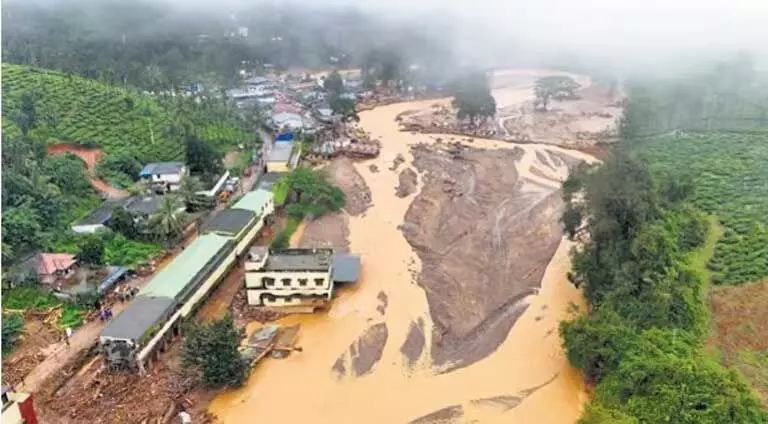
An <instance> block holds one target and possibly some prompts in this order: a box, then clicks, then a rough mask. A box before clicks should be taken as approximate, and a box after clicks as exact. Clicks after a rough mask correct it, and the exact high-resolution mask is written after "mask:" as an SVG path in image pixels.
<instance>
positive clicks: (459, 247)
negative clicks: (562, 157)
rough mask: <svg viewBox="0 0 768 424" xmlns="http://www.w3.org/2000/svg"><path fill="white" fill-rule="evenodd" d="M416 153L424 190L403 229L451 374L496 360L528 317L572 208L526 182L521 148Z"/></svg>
mask: <svg viewBox="0 0 768 424" xmlns="http://www.w3.org/2000/svg"><path fill="white" fill-rule="evenodd" d="M413 154H414V163H413V164H414V166H415V167H416V168H417V169H418V171H419V172H420V173H422V175H423V176H424V177H423V186H422V189H421V191H420V193H419V194H418V195H417V196H416V198H415V199H414V201H413V202H412V203H411V206H410V207H409V209H408V212H407V214H406V217H405V223H404V224H403V226H402V231H403V234H404V235H405V237H406V239H407V241H408V242H409V243H410V244H411V245H412V246H413V247H414V249H415V251H416V253H417V254H418V255H419V257H420V259H421V262H422V272H421V274H420V275H419V277H418V280H417V281H418V284H419V285H420V286H421V287H423V288H424V290H425V291H426V295H427V300H428V302H429V306H430V314H431V315H432V319H433V321H434V331H433V337H432V341H433V342H432V350H431V351H432V356H433V360H434V362H435V363H436V365H438V366H442V367H443V368H444V369H445V370H452V369H456V368H460V367H464V366H467V365H469V364H472V363H473V362H476V361H478V360H480V359H482V358H484V357H485V356H487V355H488V354H490V353H492V352H493V351H494V350H495V349H496V347H498V346H499V344H501V343H502V342H503V341H504V339H505V338H506V336H507V334H508V333H509V330H510V328H511V327H512V325H513V324H514V322H515V320H516V319H517V318H518V317H519V316H520V314H521V313H522V312H523V311H524V310H525V307H526V304H525V302H524V301H523V300H524V299H525V297H526V296H528V295H531V294H532V293H534V291H535V289H536V288H538V287H539V284H540V282H541V278H542V276H543V273H544V269H545V268H546V266H547V264H548V263H549V260H550V258H551V257H552V255H553V254H554V252H555V250H556V249H557V246H558V244H559V243H560V239H561V237H562V231H561V228H560V225H559V223H558V218H559V216H560V214H561V212H562V208H563V204H562V200H561V198H560V193H559V191H557V190H555V189H553V188H551V187H544V186H542V185H540V184H538V183H534V182H533V181H529V180H527V179H523V180H521V179H520V178H519V175H518V173H517V172H516V171H515V168H514V167H513V166H511V164H512V163H514V162H516V161H518V160H519V159H520V158H521V156H522V152H521V151H520V150H519V149H509V150H481V149H472V148H468V149H466V150H465V151H464V153H463V154H462V155H461V156H460V157H455V156H452V155H451V154H449V153H447V152H445V151H443V150H440V149H437V148H434V147H428V146H425V145H421V146H416V147H414V148H413ZM414 337H416V336H414Z"/></svg>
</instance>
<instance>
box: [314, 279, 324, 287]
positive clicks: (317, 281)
mask: <svg viewBox="0 0 768 424" xmlns="http://www.w3.org/2000/svg"><path fill="white" fill-rule="evenodd" d="M324 284H325V278H315V285H316V286H317V287H322V286H323V285H324Z"/></svg>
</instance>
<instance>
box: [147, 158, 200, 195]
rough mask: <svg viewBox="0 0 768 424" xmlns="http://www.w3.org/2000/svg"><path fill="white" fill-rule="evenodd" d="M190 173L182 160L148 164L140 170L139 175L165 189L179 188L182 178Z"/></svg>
mask: <svg viewBox="0 0 768 424" xmlns="http://www.w3.org/2000/svg"><path fill="white" fill-rule="evenodd" d="M188 174H189V169H188V168H187V166H186V165H185V164H184V163H182V162H156V163H150V164H147V166H145V167H144V169H142V170H141V172H139V177H140V178H142V179H145V180H147V181H149V182H151V183H152V185H154V186H160V187H163V188H164V189H165V191H169V190H170V191H172V190H177V189H178V188H179V184H181V179H182V178H183V177H184V176H185V175H188Z"/></svg>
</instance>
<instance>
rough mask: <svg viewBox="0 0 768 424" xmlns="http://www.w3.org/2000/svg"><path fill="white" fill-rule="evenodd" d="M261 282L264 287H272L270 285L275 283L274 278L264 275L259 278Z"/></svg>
mask: <svg viewBox="0 0 768 424" xmlns="http://www.w3.org/2000/svg"><path fill="white" fill-rule="evenodd" d="M261 284H262V285H263V286H265V287H272V286H274V285H275V279H274V278H269V277H264V278H262V279H261Z"/></svg>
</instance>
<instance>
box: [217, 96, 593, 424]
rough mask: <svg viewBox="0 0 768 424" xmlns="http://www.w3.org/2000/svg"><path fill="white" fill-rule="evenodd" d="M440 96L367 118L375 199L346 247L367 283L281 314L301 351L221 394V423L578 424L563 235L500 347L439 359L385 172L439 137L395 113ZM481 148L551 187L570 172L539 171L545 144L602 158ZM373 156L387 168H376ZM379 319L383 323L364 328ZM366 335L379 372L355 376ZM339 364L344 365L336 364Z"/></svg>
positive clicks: (399, 203)
mask: <svg viewBox="0 0 768 424" xmlns="http://www.w3.org/2000/svg"><path fill="white" fill-rule="evenodd" d="M520 84H529V83H526V82H525V81H522V82H520ZM528 86H529V85H528ZM530 94H531V91H530V89H522V87H521V86H519V85H517V86H512V87H510V88H509V89H506V88H505V89H500V90H497V91H494V95H495V96H497V98H501V99H503V104H500V107H501V106H503V105H504V104H507V103H510V102H516V101H523V100H525V99H527V98H529V96H530ZM433 103H435V101H426V102H410V103H402V104H395V105H390V106H385V107H380V108H377V109H374V110H371V111H366V112H363V113H361V114H360V117H361V125H362V127H363V128H364V129H365V130H366V131H368V132H370V133H371V134H372V136H373V137H374V138H379V139H380V140H381V141H382V151H381V155H380V156H379V157H378V158H377V159H375V160H371V161H365V162H359V163H356V164H355V166H356V167H357V171H358V172H359V173H360V175H362V176H363V177H364V179H365V181H366V183H367V185H368V187H369V188H370V191H371V198H372V205H371V207H370V208H369V209H368V210H367V211H366V212H365V213H364V214H362V215H360V216H350V218H349V230H350V236H349V242H350V250H351V251H352V252H355V253H358V254H360V255H361V256H362V260H363V276H362V279H361V281H360V282H359V283H358V284H357V285H356V287H354V288H350V289H347V290H345V291H343V292H342V293H341V294H340V295H339V297H338V298H337V299H336V300H335V302H334V304H333V305H332V307H331V309H330V310H329V312H327V313H324V314H315V315H301V316H289V317H287V318H285V319H283V320H281V321H280V323H284V324H293V323H300V324H301V332H300V336H299V343H298V344H299V345H300V346H301V347H302V348H303V352H300V353H294V354H292V355H291V356H289V357H288V358H286V359H282V360H276V359H268V360H265V361H264V362H262V363H261V364H260V365H259V366H258V367H257V368H256V369H255V370H254V372H253V373H252V375H251V376H250V378H249V380H248V382H247V384H246V386H245V387H244V388H242V389H239V390H234V391H228V392H226V393H224V394H221V395H219V396H218V397H217V398H216V399H215V400H214V402H213V403H212V404H211V406H210V411H211V412H212V413H213V414H214V415H216V416H217V417H218V418H219V421H220V422H223V423H247V422H259V423H278V422H286V423H294V422H297V423H298V422H320V423H406V422H411V421H416V422H418V423H433V422H456V423H464V422H480V423H496V422H499V423H501V422H504V423H553V424H557V423H569V424H570V423H574V422H575V421H576V420H577V419H578V417H579V415H580V412H581V407H582V405H583V403H584V401H585V400H586V393H585V390H584V383H583V381H582V380H581V378H580V377H579V375H578V373H577V372H576V371H575V370H574V369H573V368H571V367H570V366H569V365H568V362H567V360H566V358H565V357H564V355H563V352H562V349H561V347H560V340H559V336H558V332H557V328H558V323H559V322H560V321H561V320H562V319H563V318H565V317H567V316H568V311H567V310H568V306H569V304H570V303H571V302H573V303H576V304H580V303H581V302H582V299H581V296H580V293H579V291H577V290H576V289H575V288H574V287H573V286H572V285H571V284H569V282H568V281H567V279H566V272H567V271H568V269H569V266H570V262H569V258H568V250H569V248H570V247H571V243H570V242H568V241H567V240H562V241H561V242H560V245H559V247H558V248H557V250H556V252H555V254H554V256H553V257H552V259H551V261H550V262H549V265H548V266H547V267H546V270H545V272H544V276H543V279H542V282H541V289H540V290H539V291H538V293H537V294H535V295H531V296H528V297H527V298H526V299H524V302H526V303H527V305H528V307H527V309H525V312H523V313H522V315H521V316H520V317H519V319H518V320H517V321H516V323H515V324H514V326H513V327H512V329H511V331H510V332H509V334H508V335H507V337H506V339H505V340H504V341H503V342H502V343H501V345H500V346H499V347H498V348H497V349H496V350H495V351H494V352H493V353H491V354H490V355H488V356H487V357H485V358H484V359H482V360H480V361H477V362H474V363H472V364H471V365H469V366H466V367H463V368H460V369H457V370H455V371H452V372H448V373H441V372H440V370H439V369H437V367H436V366H434V365H433V363H432V360H431V355H430V354H429V350H430V346H431V334H432V331H431V330H432V324H431V323H432V320H431V318H430V313H429V305H428V303H427V296H426V295H425V291H424V289H423V288H422V287H420V286H419V285H417V284H415V282H414V281H415V276H416V275H418V272H419V270H420V261H419V258H418V257H417V255H416V254H415V253H414V251H413V249H412V248H411V246H410V245H409V244H408V242H407V241H406V239H405V237H404V236H403V234H402V232H401V231H400V230H399V229H398V226H399V225H401V224H402V222H403V218H404V216H405V214H406V211H407V210H408V207H409V205H410V203H411V202H412V201H413V196H408V197H405V198H399V197H397V196H395V190H394V188H395V187H396V186H397V185H398V173H397V172H390V171H388V170H387V168H389V167H390V166H392V163H393V161H394V159H395V157H396V156H397V155H398V154H400V155H402V156H403V157H404V158H405V159H406V164H404V165H403V166H407V165H409V164H410V162H411V161H412V160H413V156H412V155H411V151H410V146H411V145H413V144H415V143H420V142H424V143H430V142H434V141H435V139H436V138H437V136H434V135H415V134H409V133H404V132H400V131H399V130H398V126H397V123H396V122H395V116H397V115H398V114H399V113H401V112H403V111H406V110H412V109H420V108H425V107H428V106H429V105H431V104H433ZM500 103H502V102H501V101H500ZM473 147H478V148H489V149H510V148H514V147H518V148H521V149H522V151H523V153H522V157H521V159H519V160H518V161H517V162H516V163H511V164H510V166H515V167H516V168H517V171H518V173H519V175H520V176H521V177H523V178H524V179H526V180H527V181H531V182H534V183H537V184H539V185H541V186H549V187H551V188H552V189H555V188H557V185H558V184H559V183H557V180H559V179H562V178H564V177H565V175H566V174H567V168H566V167H564V166H563V167H551V166H550V167H548V168H547V169H548V171H547V172H549V175H546V176H543V175H542V173H541V171H540V172H536V173H532V172H531V169H532V165H534V164H536V162H537V161H538V160H539V159H537V157H538V156H539V155H538V154H537V153H540V151H541V150H543V149H547V150H548V151H549V152H553V151H554V152H558V153H562V154H564V155H568V156H571V157H573V158H577V159H583V160H587V161H593V160H594V159H593V158H592V157H590V156H588V155H585V154H583V153H579V152H576V151H571V150H566V149H560V148H558V147H554V146H544V145H534V144H523V145H513V144H510V143H504V142H499V141H491V140H480V139H475V141H474V143H473ZM372 163H373V164H376V165H377V167H378V168H379V169H380V170H382V171H381V172H375V173H374V172H371V171H370V170H369V166H370V165H371V164H372ZM543 168H544V167H542V169H543ZM545 177H547V178H545ZM382 293H383V294H384V295H382ZM415 322H418V323H421V325H422V327H423V331H421V332H420V334H421V336H420V338H421V339H422V341H421V343H419V344H420V345H421V346H422V348H421V349H422V350H423V352H422V353H421V354H420V355H418V358H417V359H416V360H415V361H410V360H408V359H407V358H406V356H404V354H403V353H402V352H401V349H402V346H403V345H404V343H405V342H406V339H407V338H408V336H409V332H410V331H409V330H411V327H412V323H415ZM381 324H384V325H381ZM372 327H373V328H376V329H383V330H384V331H375V332H370V331H369V332H368V333H366V331H367V330H369V329H371V328H372ZM363 334H370V335H371V337H373V338H376V339H377V342H378V343H379V345H381V346H383V349H381V350H380V351H379V352H378V357H380V359H379V360H378V361H375V359H378V357H377V358H375V359H374V362H375V364H374V365H373V367H372V369H370V370H368V371H367V372H363V373H355V372H352V371H353V370H354V365H353V364H354V363H355V362H354V357H355V356H356V355H362V354H363V352H362V349H363V348H362V347H361V346H362V344H363V343H361V342H358V339H359V338H360V337H361V335H363ZM350 346H351V348H350ZM334 364H336V367H335V366H334ZM339 366H341V367H342V368H344V369H346V370H347V372H345V373H339V372H338V369H337V370H334V368H338V367H339Z"/></svg>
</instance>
